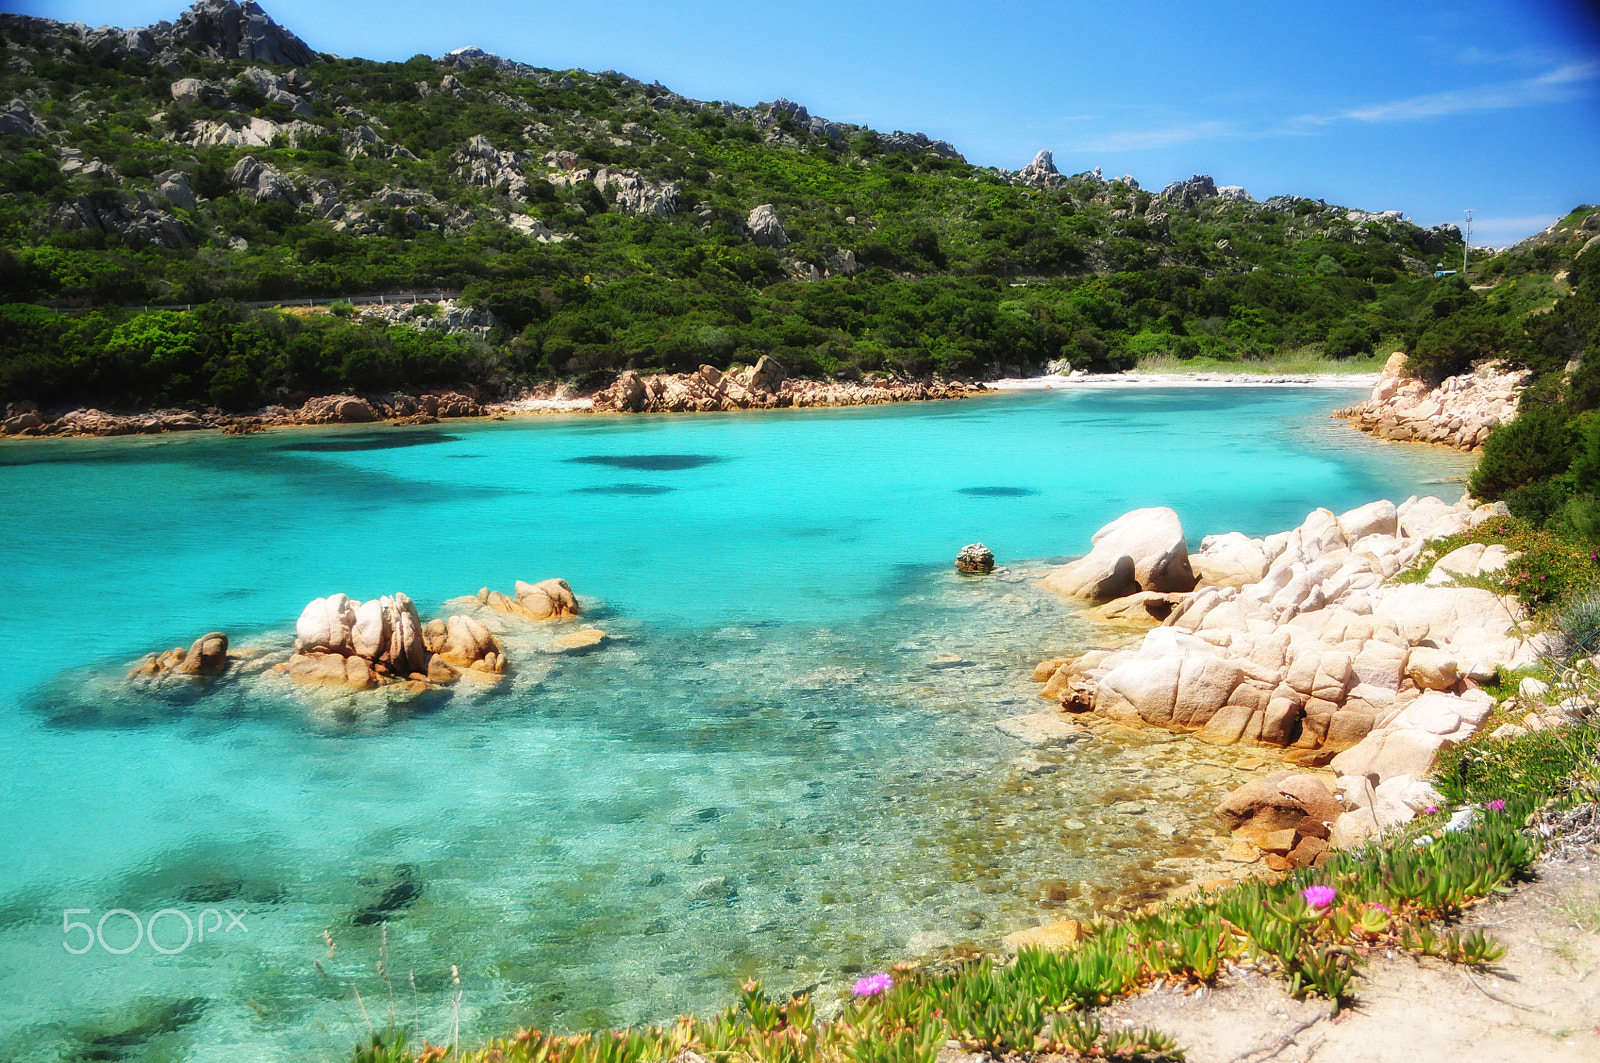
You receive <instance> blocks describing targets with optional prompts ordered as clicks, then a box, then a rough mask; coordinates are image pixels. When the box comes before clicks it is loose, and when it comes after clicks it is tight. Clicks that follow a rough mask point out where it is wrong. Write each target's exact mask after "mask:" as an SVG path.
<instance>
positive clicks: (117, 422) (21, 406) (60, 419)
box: [0, 391, 488, 436]
mask: <svg viewBox="0 0 1600 1063" xmlns="http://www.w3.org/2000/svg"><path fill="white" fill-rule="evenodd" d="M487 412H488V410H487V409H486V407H485V406H484V405H483V404H482V403H481V402H480V401H479V399H478V397H477V395H475V394H462V393H460V392H456V391H438V392H428V393H425V394H422V395H408V394H403V393H396V394H388V395H368V396H361V395H318V396H316V397H314V398H310V399H307V400H306V401H305V402H304V403H303V404H302V405H301V406H299V407H297V408H292V409H291V408H289V407H285V406H266V407H263V408H262V409H260V410H257V411H256V412H255V413H253V414H231V413H221V412H219V411H216V410H208V411H205V412H202V413H195V412H194V411H192V410H150V411H146V412H143V413H132V414H119V413H108V412H106V411H104V410H98V409H92V408H79V409H74V410H67V411H65V412H63V413H59V414H56V415H53V416H52V415H49V414H46V413H43V412H41V411H40V410H39V408H38V407H37V406H35V405H34V404H33V403H29V402H24V403H16V404H14V406H13V407H11V408H10V410H9V416H8V417H6V418H5V419H4V420H0V435H10V436H125V435H159V434H161V433H163V432H192V431H197V430H201V429H221V430H222V431H224V432H229V433H248V432H255V431H260V430H262V429H265V428H281V427H288V426H292V425H331V424H371V423H375V422H378V421H394V422H399V423H407V424H427V423H432V422H434V421H437V420H439V419H440V418H445V417H482V416H484V414H486V413H487Z"/></svg>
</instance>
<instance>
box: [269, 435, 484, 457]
mask: <svg viewBox="0 0 1600 1063" xmlns="http://www.w3.org/2000/svg"><path fill="white" fill-rule="evenodd" d="M460 439H461V437H460V436H453V435H450V434H448V433H445V432H364V433H362V434H360V435H350V436H341V437H340V438H338V439H302V440H296V441H295V442H293V443H284V444H281V445H279V446H276V447H274V448H273V449H274V450H277V451H281V452H286V453H300V454H340V453H345V452H350V451H361V450H400V449H403V448H405V447H427V446H432V445H433V444H435V443H454V442H457V441H458V440H460Z"/></svg>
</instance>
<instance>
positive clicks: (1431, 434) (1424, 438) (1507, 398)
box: [1333, 353, 1533, 450]
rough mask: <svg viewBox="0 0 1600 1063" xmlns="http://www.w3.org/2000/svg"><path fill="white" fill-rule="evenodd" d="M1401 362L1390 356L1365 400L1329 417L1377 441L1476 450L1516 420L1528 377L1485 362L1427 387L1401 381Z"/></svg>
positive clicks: (1399, 356) (1401, 356) (1402, 357)
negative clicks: (1433, 444)
mask: <svg viewBox="0 0 1600 1063" xmlns="http://www.w3.org/2000/svg"><path fill="white" fill-rule="evenodd" d="M1405 360H1406V356H1405V355H1404V354H1399V353H1397V354H1394V355H1392V356H1390V358H1389V362H1388V364H1387V365H1386V366H1384V370H1383V375H1382V376H1381V377H1379V379H1378V383H1377V384H1376V385H1374V386H1373V388H1372V395H1371V397H1369V398H1368V399H1367V401H1366V402H1363V403H1361V404H1360V405H1359V406H1352V407H1350V408H1349V409H1347V410H1338V411H1336V412H1335V413H1334V414H1333V416H1335V417H1343V418H1345V420H1346V422H1347V423H1348V424H1349V425H1350V427H1351V428H1355V429H1359V430H1360V431H1362V432H1367V433H1369V434H1371V435H1374V436H1377V437H1378V438H1379V439H1388V440H1392V441H1395V442H1404V441H1406V440H1412V441H1415V442H1418V443H1437V444H1440V445H1443V446H1448V447H1454V448H1455V449H1457V450H1477V449H1478V448H1480V447H1482V446H1483V441H1484V440H1485V439H1487V438H1488V437H1489V433H1490V432H1491V431H1493V430H1494V429H1495V428H1496V427H1497V426H1499V425H1502V424H1505V423H1506V422H1507V421H1510V420H1511V419H1512V418H1513V417H1515V416H1516V413H1517V400H1518V398H1519V397H1520V396H1521V395H1522V391H1523V389H1524V388H1525V387H1526V386H1527V383H1528V380H1529V379H1530V378H1531V377H1532V375H1533V374H1532V373H1531V372H1529V371H1528V370H1526V369H1518V370H1504V371H1502V370H1498V369H1495V368H1494V366H1493V365H1492V364H1491V365H1485V366H1482V367H1480V368H1478V369H1475V370H1473V371H1472V372H1471V373H1463V374H1461V375H1460V376H1453V377H1450V378H1449V379H1447V380H1445V381H1444V383H1442V384H1440V385H1439V386H1438V387H1436V388H1430V387H1428V385H1427V384H1426V383H1425V382H1423V381H1421V380H1407V379H1405V378H1404V376H1403V375H1402V374H1403V373H1404V371H1405Z"/></svg>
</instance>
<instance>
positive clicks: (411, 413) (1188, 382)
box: [0, 371, 1378, 440]
mask: <svg viewBox="0 0 1600 1063" xmlns="http://www.w3.org/2000/svg"><path fill="white" fill-rule="evenodd" d="M697 376H698V374H687V375H684V376H681V377H679V378H678V379H694V378H695V377H697ZM619 379H620V378H619ZM1377 381H1378V377H1377V375H1375V374H1370V373H1362V374H1351V375H1347V376H1339V375H1330V374H1323V375H1312V376H1307V375H1271V374H1262V375H1260V376H1256V375H1253V374H1217V373H1214V372H1198V373H1138V372H1137V371H1134V372H1128V373H1107V374H1098V375H1096V374H1083V375H1076V374H1074V375H1071V376H1063V375H1060V374H1047V375H1044V376H1037V377H1008V378H1002V379H1000V380H994V381H983V382H977V383H972V384H968V383H964V382H959V381H952V382H949V383H942V382H938V381H912V382H893V383H889V382H875V383H839V382H828V381H809V380H796V381H793V382H786V383H785V385H784V387H785V388H786V390H784V391H782V392H779V393H774V394H773V395H772V396H770V397H769V399H768V401H764V402H751V403H748V404H746V403H742V402H740V403H726V404H721V405H708V404H705V403H703V402H702V403H700V404H686V405H684V406H683V407H682V408H676V409H657V408H646V409H630V408H628V407H627V406H618V405H613V404H609V403H606V402H602V401H597V399H601V398H603V397H604V396H605V394H606V393H607V392H608V391H610V390H612V388H611V387H608V388H604V389H600V390H599V391H596V392H594V393H592V394H589V395H580V394H573V393H570V392H567V391H566V389H565V388H564V387H562V386H558V385H549V384H545V385H540V386H539V387H536V388H531V389H527V390H525V391H524V392H523V394H522V395H520V396H519V397H517V398H514V399H506V400H503V401H498V402H487V401H483V400H481V399H479V398H477V397H476V396H475V395H473V394H471V393H461V392H454V391H443V392H425V393H423V394H421V395H409V394H404V393H393V394H372V395H344V394H331V395H319V396H314V397H312V398H310V399H307V400H306V401H305V402H304V403H303V404H302V405H301V406H300V407H298V408H296V409H289V408H286V407H281V406H277V407H274V406H267V407H263V408H261V409H259V410H256V411H254V412H251V413H227V412H223V411H221V410H215V409H212V410H206V411H204V412H201V413H197V412H195V411H192V410H179V409H162V408H152V409H145V410H137V411H132V412H119V411H113V410H103V409H100V408H98V407H84V406H79V407H74V408H72V409H68V410H62V411H59V412H55V413H52V414H49V415H45V414H42V413H40V412H39V410H38V409H37V407H35V406H34V405H33V404H32V403H17V404H14V406H13V407H12V408H11V411H10V413H11V415H10V417H8V418H7V419H5V420H4V421H3V422H0V440H5V439H17V440H20V439H72V438H90V439H102V438H109V437H113V436H123V435H143V436H150V435H168V434H176V433H182V432H206V431H221V432H223V433H224V434H227V435H252V434H255V433H258V432H263V431H272V430H278V429H292V428H327V427H331V426H341V425H342V426H353V425H371V426H377V425H386V426H389V427H401V426H412V425H427V424H438V423H443V422H446V421H451V420H456V419H461V418H467V419H487V420H512V419H519V418H528V417H550V416H563V415H593V416H604V415H612V416H624V415H630V414H637V413H687V414H693V413H727V412H734V411H754V412H765V411H768V410H788V409H843V408H847V407H852V406H877V405H888V404H893V403H900V402H944V401H951V400H956V399H965V398H976V397H979V396H983V395H987V394H999V393H1006V392H1019V391H1050V390H1074V389H1079V388H1087V389H1092V390H1120V389H1128V388H1155V387H1186V388H1239V387H1273V388H1323V389H1329V390H1336V389H1370V388H1371V387H1373V386H1374V385H1375V384H1376V383H1377ZM796 385H798V386H796ZM612 387H614V385H613V386H612ZM791 392H792V393H791ZM786 400H787V401H786Z"/></svg>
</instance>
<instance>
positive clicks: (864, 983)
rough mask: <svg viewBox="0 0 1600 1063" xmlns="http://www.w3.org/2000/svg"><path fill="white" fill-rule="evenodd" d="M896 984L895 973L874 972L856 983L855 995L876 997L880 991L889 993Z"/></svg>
mask: <svg viewBox="0 0 1600 1063" xmlns="http://www.w3.org/2000/svg"><path fill="white" fill-rule="evenodd" d="M893 986H894V975H892V974H888V973H884V974H872V975H868V976H867V977H865V978H863V979H861V980H860V981H859V982H857V983H856V987H855V990H854V992H855V995H856V996H858V997H875V996H877V995H878V994H879V993H887V992H888V991H889V990H890V989H891V988H892V987H893Z"/></svg>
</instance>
